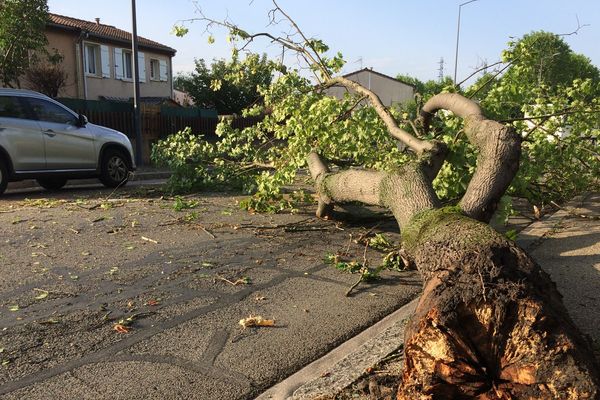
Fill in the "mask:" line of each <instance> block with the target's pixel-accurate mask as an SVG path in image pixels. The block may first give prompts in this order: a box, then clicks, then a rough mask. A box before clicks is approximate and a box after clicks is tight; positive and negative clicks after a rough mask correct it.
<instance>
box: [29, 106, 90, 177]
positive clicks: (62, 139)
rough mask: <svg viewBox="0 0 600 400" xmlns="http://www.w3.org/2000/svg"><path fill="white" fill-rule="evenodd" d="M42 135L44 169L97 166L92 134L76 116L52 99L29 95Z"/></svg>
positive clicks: (79, 168)
mask: <svg viewBox="0 0 600 400" xmlns="http://www.w3.org/2000/svg"><path fill="white" fill-rule="evenodd" d="M27 101H28V102H29V104H30V106H31V109H32V110H33V113H34V115H35V116H36V119H37V121H38V123H39V126H40V128H41V130H42V136H43V138H44V149H45V152H46V169H49V170H74V169H77V170H92V169H96V162H97V160H96V156H95V154H96V152H95V148H94V146H95V143H94V135H93V133H92V131H91V130H90V129H89V128H88V127H85V126H80V124H79V121H78V118H77V115H76V114H75V113H73V112H71V111H70V110H68V109H66V108H65V107H63V106H62V105H60V104H57V103H55V102H52V101H49V100H46V99H40V98H31V97H30V98H28V99H27Z"/></svg>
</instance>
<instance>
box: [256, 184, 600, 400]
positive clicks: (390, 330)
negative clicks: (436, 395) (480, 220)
mask: <svg viewBox="0 0 600 400" xmlns="http://www.w3.org/2000/svg"><path fill="white" fill-rule="evenodd" d="M598 216H600V194H590V195H587V196H583V197H581V198H578V199H575V200H573V201H571V202H570V203H569V204H568V205H567V206H566V207H565V208H564V209H563V210H560V211H558V212H556V213H554V214H553V215H551V216H549V217H548V218H546V219H543V220H541V221H537V222H534V223H532V224H531V225H529V226H528V227H527V228H525V229H524V230H523V231H521V232H520V233H519V235H518V238H517V243H518V244H519V245H520V246H521V247H522V248H524V249H525V250H527V252H528V253H529V254H530V255H531V256H532V257H533V258H534V259H535V260H536V261H537V262H538V263H539V264H540V265H541V266H542V267H543V268H544V269H545V270H546V271H547V272H548V273H550V275H551V276H552V279H553V280H554V281H555V282H556V284H557V286H558V289H559V291H560V292H561V293H562V294H563V296H564V298H563V301H564V303H565V305H566V307H567V309H568V310H569V314H570V315H571V317H572V318H573V320H574V321H575V323H576V324H577V325H578V326H579V328H580V329H581V330H582V332H583V333H584V334H586V335H589V337H590V338H591V339H592V343H593V346H594V351H595V353H596V355H597V356H598V355H599V354H600V329H598V326H600V220H598ZM514 223H515V224H516V225H522V224H523V220H522V218H515V221H514ZM509 224H510V222H509ZM415 306H416V301H413V302H411V303H408V304H407V305H405V306H404V307H402V308H401V309H400V310H398V311H396V312H395V313H393V314H392V315H390V316H388V317H387V318H386V319H384V320H382V321H381V322H380V323H378V324H375V325H374V326H373V327H371V328H369V329H367V330H366V331H364V332H363V333H361V334H360V335H358V336H357V337H355V338H353V339H352V340H350V341H348V342H347V343H344V344H343V345H342V346H340V347H339V348H337V349H334V350H333V351H331V352H330V353H329V354H328V355H326V356H325V357H323V358H321V359H319V360H317V361H315V362H313V363H312V364H310V365H308V366H307V367H305V368H303V369H302V370H300V371H299V372H297V373H296V374H294V375H292V376H291V377H289V378H288V379H286V380H284V381H283V382H281V383H279V384H278V385H275V386H274V387H272V388H270V389H269V390H267V391H266V392H265V393H263V394H262V395H261V396H260V397H258V399H259V400H266V399H287V398H291V399H316V398H321V399H329V398H334V396H335V395H336V394H338V393H339V392H340V391H342V390H343V389H344V388H346V387H348V386H349V385H351V384H352V383H353V382H355V381H356V380H357V379H358V378H360V377H361V376H362V375H364V374H365V371H366V370H367V369H368V368H370V367H372V366H374V365H376V364H378V363H380V362H381V361H382V360H383V359H384V358H386V357H387V356H388V355H389V354H391V353H393V352H395V351H398V350H399V349H401V348H402V344H403V342H404V332H403V328H404V326H405V323H406V320H407V319H408V318H410V315H411V313H412V311H413V310H414V307H415Z"/></svg>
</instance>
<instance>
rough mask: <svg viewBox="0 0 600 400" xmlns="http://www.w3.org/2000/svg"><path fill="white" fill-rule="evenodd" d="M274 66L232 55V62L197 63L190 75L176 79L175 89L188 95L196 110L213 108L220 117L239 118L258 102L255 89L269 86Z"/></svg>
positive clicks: (253, 57) (255, 58)
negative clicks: (207, 64) (245, 110)
mask: <svg viewBox="0 0 600 400" xmlns="http://www.w3.org/2000/svg"><path fill="white" fill-rule="evenodd" d="M273 69H274V64H273V63H272V62H270V61H268V60H267V58H266V55H263V56H262V57H259V56H258V55H256V54H250V55H248V56H247V57H246V58H245V59H244V60H243V61H242V60H239V57H238V53H237V52H234V53H233V57H232V59H231V61H226V60H215V61H213V63H212V65H211V66H210V68H209V67H207V66H206V63H205V61H204V60H203V59H200V60H196V69H195V71H194V72H192V73H191V74H187V75H185V74H183V75H181V74H180V75H178V76H177V77H176V78H175V82H174V84H175V87H176V88H178V89H180V90H183V91H185V92H187V93H188V94H189V95H190V96H191V97H192V98H193V99H194V102H195V104H196V105H197V106H198V107H203V108H215V109H216V110H217V111H218V113H219V114H239V113H241V112H242V110H243V109H244V108H246V107H250V106H252V105H253V104H255V103H257V102H260V100H261V95H260V93H259V91H258V87H261V86H268V85H269V84H270V83H271V79H272V73H273Z"/></svg>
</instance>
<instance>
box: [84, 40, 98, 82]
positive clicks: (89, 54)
mask: <svg viewBox="0 0 600 400" xmlns="http://www.w3.org/2000/svg"><path fill="white" fill-rule="evenodd" d="M84 48H85V49H84V52H85V73H86V74H87V75H100V46H98V45H96V44H86V45H85V46H84Z"/></svg>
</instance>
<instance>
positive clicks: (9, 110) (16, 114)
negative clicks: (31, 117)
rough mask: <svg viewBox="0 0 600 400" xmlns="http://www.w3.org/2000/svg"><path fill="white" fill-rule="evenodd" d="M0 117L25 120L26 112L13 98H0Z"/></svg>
mask: <svg viewBox="0 0 600 400" xmlns="http://www.w3.org/2000/svg"><path fill="white" fill-rule="evenodd" d="M0 117H4V118H21V119H27V118H28V116H27V111H26V110H25V108H24V107H23V104H22V103H21V102H20V101H19V98H18V97H15V96H0Z"/></svg>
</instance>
